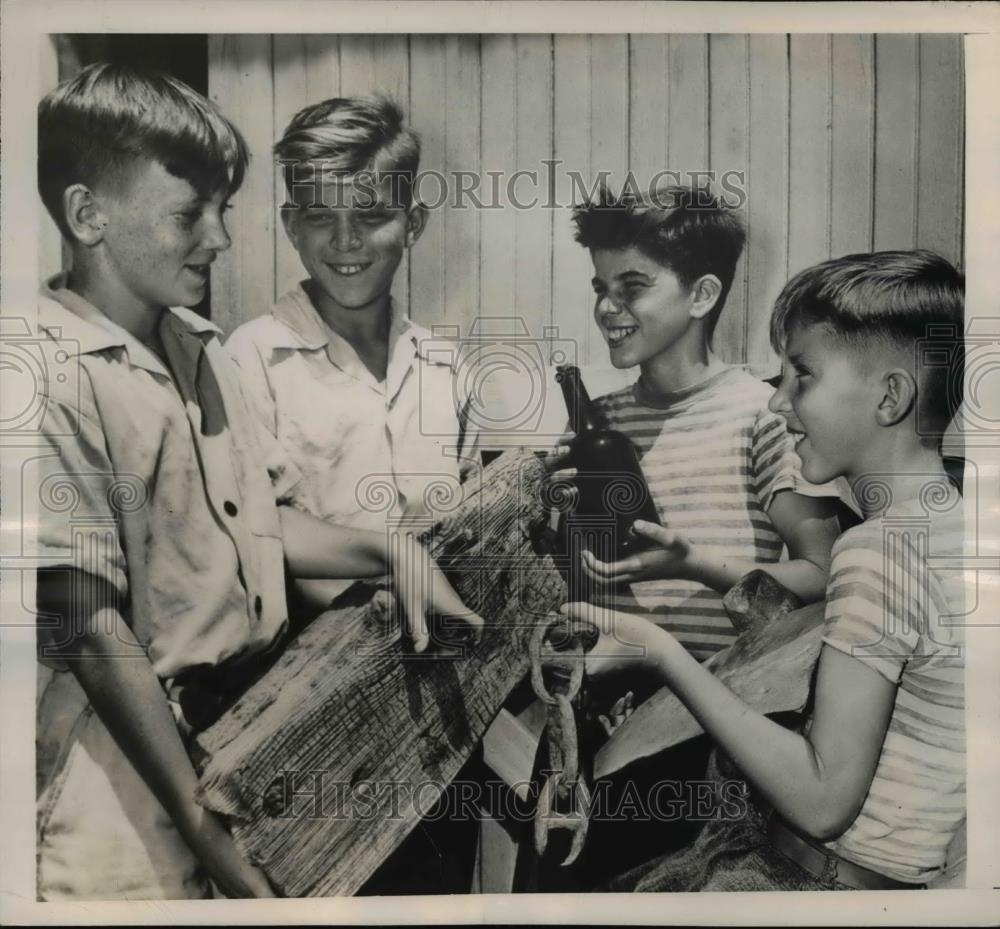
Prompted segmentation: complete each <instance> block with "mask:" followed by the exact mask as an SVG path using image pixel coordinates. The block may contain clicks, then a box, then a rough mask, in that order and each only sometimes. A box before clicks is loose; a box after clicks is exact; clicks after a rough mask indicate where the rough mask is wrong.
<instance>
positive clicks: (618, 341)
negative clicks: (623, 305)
mask: <svg viewBox="0 0 1000 929" xmlns="http://www.w3.org/2000/svg"><path fill="white" fill-rule="evenodd" d="M638 331H639V327H638V326H607V327H605V329H604V333H605V335H606V337H607V340H608V345H609V346H610V347H611V348H618V346H620V345H622V344H623V343H624V342H625V340H626V339H628V338H629V337H630V336H632V335H634V334H635V333H637V332H638Z"/></svg>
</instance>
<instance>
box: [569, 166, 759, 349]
mask: <svg viewBox="0 0 1000 929" xmlns="http://www.w3.org/2000/svg"><path fill="white" fill-rule="evenodd" d="M573 222H574V223H575V224H576V241H577V242H579V243H580V244H581V245H582V246H583V247H584V248H589V249H612V250H621V249H626V248H637V249H639V251H640V252H642V253H643V254H644V255H646V256H647V257H649V258H651V259H652V260H653V261H656V262H658V263H659V264H661V265H663V266H664V267H665V268H669V269H670V270H671V271H673V273H674V274H676V275H677V279H678V280H679V281H680V282H681V284H682V285H683V286H684V287H691V286H692V285H693V284H694V282H695V281H696V280H698V278H700V277H702V276H703V275H705V274H714V275H715V276H716V277H717V278H718V279H719V281H720V282H721V284H722V290H721V292H720V293H719V299H718V300H717V301H716V303H715V306H713V307H712V310H711V312H710V313H709V314H708V316H707V317H706V323H707V333H708V336H709V338H711V335H712V332H713V331H714V330H715V324H716V323H717V322H718V320H719V314H720V313H721V312H722V308H723V306H724V305H725V303H726V297H727V296H728V295H729V291H730V289H731V287H732V284H733V277H734V275H735V273H736V263H737V262H738V261H739V259H740V254H741V253H742V251H743V243H744V242H745V240H746V233H745V231H744V229H743V224H742V222H741V221H740V219H739V216H738V214H737V213H736V211H735V210H733V209H731V208H729V207H727V206H725V205H724V204H723V203H722V201H720V200H719V199H718V198H717V197H716V196H714V195H713V194H712V192H711V191H710V190H709V189H708V188H707V187H678V186H664V187H659V188H655V189H653V190H651V191H649V192H647V193H644V194H641V195H637V194H636V193H635V192H634V191H632V190H629V189H626V190H625V191H623V192H622V193H621V194H620V195H618V196H615V195H614V194H612V193H611V192H610V190H609V189H608V188H607V187H606V186H605V185H603V184H602V185H601V186H600V187H599V188H598V190H597V193H596V195H594V196H593V197H592V198H591V199H590V200H588V201H587V202H586V203H584V204H581V205H580V206H577V207H575V208H574V210H573Z"/></svg>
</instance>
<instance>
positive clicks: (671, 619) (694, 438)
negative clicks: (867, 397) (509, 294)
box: [595, 367, 836, 661]
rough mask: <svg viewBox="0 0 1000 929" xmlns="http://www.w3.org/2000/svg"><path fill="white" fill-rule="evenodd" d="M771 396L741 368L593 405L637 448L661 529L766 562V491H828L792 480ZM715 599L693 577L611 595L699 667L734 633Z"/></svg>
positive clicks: (774, 555)
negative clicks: (653, 624) (678, 386)
mask: <svg viewBox="0 0 1000 929" xmlns="http://www.w3.org/2000/svg"><path fill="white" fill-rule="evenodd" d="M772 393H773V390H772V388H770V387H768V386H767V384H764V383H763V382H762V381H758V380H757V379H756V378H754V377H752V376H751V375H750V374H748V373H747V372H746V371H745V370H743V369H742V368H737V367H726V368H725V369H724V370H722V371H720V372H719V373H718V374H715V375H713V376H712V377H710V378H708V379H707V380H705V381H702V382H701V383H700V384H695V385H693V386H692V387H688V388H684V389H683V390H679V391H676V392H673V393H670V394H661V395H657V397H656V398H653V397H650V396H647V395H646V394H645V393H644V391H643V389H642V387H641V386H640V384H639V383H638V382H637V383H635V384H634V385H632V386H631V387H627V388H625V389H624V390H619V391H616V392H615V393H611V394H606V395H605V396H603V397H599V398H598V399H597V400H596V401H595V402H596V404H597V406H598V407H599V409H600V411H601V412H602V413H603V414H604V416H605V417H606V418H607V420H608V424H609V425H610V426H611V428H612V429H617V430H619V431H621V432H624V433H625V435H627V436H628V437H629V438H630V439H631V440H632V441H633V442H634V443H635V445H636V447H637V448H638V450H639V455H640V459H641V461H642V470H643V473H644V474H645V477H646V480H647V482H648V483H649V489H650V492H651V494H652V496H653V500H654V501H655V503H656V506H657V509H658V511H659V514H660V520H661V521H662V522H663V524H664V525H667V526H669V527H670V528H671V529H675V530H677V531H678V532H680V533H682V534H683V535H684V536H686V537H687V538H688V539H689V540H690V541H691V543H692V544H694V545H697V546H698V547H699V548H702V549H703V550H704V551H705V552H706V553H708V554H711V555H715V556H718V557H720V558H749V559H751V560H752V561H755V562H763V563H774V562H776V561H778V560H779V559H780V557H781V554H782V549H783V547H784V542H783V541H782V539H781V537H780V536H779V535H778V533H777V531H776V529H775V528H774V524H773V523H772V522H771V520H770V519H769V518H768V515H767V511H768V508H769V507H770V506H771V501H772V500H773V499H774V495H775V494H776V493H778V491H781V490H795V491H798V492H801V493H807V494H811V495H814V496H816V495H830V496H834V495H835V494H836V491H835V490H834V489H833V488H832V487H830V486H829V485H823V486H822V487H817V486H814V485H812V484H809V483H808V482H807V481H806V480H805V479H804V478H803V477H802V476H801V474H800V468H801V463H800V461H799V458H798V455H796V454H795V446H794V442H793V440H792V437H791V436H790V435H789V434H788V431H787V429H786V427H785V421H784V420H783V419H782V418H781V417H780V416H777V415H775V414H774V413H771V412H769V411H768V409H767V401H768V400H769V399H770V397H771V394H772ZM722 597H723V594H721V593H718V592H717V591H714V590H711V589H710V588H708V587H706V586H705V585H704V584H700V583H698V582H696V581H686V580H662V581H642V582H640V583H635V584H632V585H631V590H630V592H627V593H617V594H616V595H615V596H614V598H613V605H614V606H615V607H616V608H617V609H620V610H626V611H629V612H634V613H648V614H650V618H651V619H653V620H654V621H655V622H656V623H657V624H658V625H660V626H663V627H664V628H665V629H667V630H669V631H670V632H671V633H672V634H673V635H674V636H676V637H677V639H678V640H679V641H680V642H681V643H682V644H683V645H684V646H685V647H687V649H688V650H689V651H690V652H691V653H692V654H693V655H694V656H695V657H696V658H698V659H699V660H702V661H703V660H705V659H706V658H708V657H709V656H710V655H712V654H714V653H715V652H717V651H719V650H720V649H723V648H725V647H726V646H728V645H731V644H732V642H733V640H734V639H735V637H736V630H735V628H734V627H733V624H732V622H731V621H730V619H729V617H728V616H727V615H726V611H725V609H724V608H723V606H722Z"/></svg>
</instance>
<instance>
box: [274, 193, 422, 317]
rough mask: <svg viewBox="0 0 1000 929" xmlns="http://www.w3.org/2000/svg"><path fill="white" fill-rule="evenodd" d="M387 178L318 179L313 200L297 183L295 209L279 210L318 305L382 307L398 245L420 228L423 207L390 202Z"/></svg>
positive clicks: (406, 243)
mask: <svg viewBox="0 0 1000 929" xmlns="http://www.w3.org/2000/svg"><path fill="white" fill-rule="evenodd" d="M392 194H393V190H392V181H391V179H389V178H387V179H384V180H383V181H382V183H380V184H367V185H365V186H362V185H360V184H358V185H357V186H356V185H355V184H354V183H352V180H351V179H350V178H348V179H346V180H345V179H343V178H341V179H339V180H329V181H327V180H324V182H323V183H322V185H321V187H320V196H319V197H317V198H315V199H316V201H317V203H316V205H315V206H314V205H313V199H314V198H313V188H312V186H311V185H304V186H302V187H297V188H296V190H295V192H294V202H295V203H296V204H297V206H298V209H289V210H284V211H283V212H282V214H281V215H282V220H283V221H284V224H285V231H286V232H287V233H288V238H289V239H290V240H291V243H292V245H293V246H294V247H295V250H296V251H297V252H298V253H299V258H300V259H301V260H302V264H303V266H304V267H305V269H306V271H307V272H308V274H309V277H310V278H311V279H312V280H313V282H314V285H315V288H316V289H315V291H314V294H315V298H316V299H317V300H318V301H319V302H321V303H322V304H324V305H323V306H320V307H319V309H320V310H327V311H333V312H341V311H347V312H352V313H353V312H363V311H366V310H369V309H379V310H381V309H385V308H387V307H388V302H389V291H390V288H391V287H392V278H393V275H395V273H396V268H398V267H399V262H400V260H401V259H402V257H403V251H404V250H405V249H406V248H408V247H409V246H410V245H412V244H413V243H414V242H416V240H417V238H418V237H419V236H420V233H421V232H422V231H423V225H424V212H423V209H422V207H420V206H417V205H414V206H411V207H410V208H409V209H406V208H403V207H402V206H398V205H393V202H394V200H393V196H392Z"/></svg>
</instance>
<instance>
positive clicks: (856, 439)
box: [768, 325, 881, 484]
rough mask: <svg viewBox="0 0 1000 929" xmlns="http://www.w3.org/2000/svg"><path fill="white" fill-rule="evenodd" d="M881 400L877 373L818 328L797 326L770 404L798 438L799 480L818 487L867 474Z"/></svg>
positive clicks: (788, 342) (821, 328) (839, 342)
mask: <svg viewBox="0 0 1000 929" xmlns="http://www.w3.org/2000/svg"><path fill="white" fill-rule="evenodd" d="M880 396H881V390H880V385H879V378H878V376H877V371H875V370H867V369H866V368H864V367H863V366H861V365H859V364H858V360H857V357H856V355H854V353H852V352H851V351H850V350H849V349H848V348H847V347H846V346H844V344H843V343H842V342H841V341H840V340H838V339H837V338H835V337H834V336H833V335H832V334H830V333H829V332H827V331H826V330H825V329H824V328H823V327H822V326H815V325H813V326H796V327H794V328H793V329H792V331H791V332H790V333H789V335H788V341H787V344H786V345H785V351H784V353H783V358H782V378H781V385H780V386H779V387H778V389H777V391H775V394H774V396H773V397H772V398H771V400H770V403H769V404H768V406H769V407H770V409H771V411H772V412H774V413H778V414H780V415H781V416H782V417H784V419H785V420H786V422H787V423H788V431H789V432H791V433H792V434H793V435H795V436H796V445H795V450H796V451H797V452H798V454H799V457H800V458H801V459H802V475H803V477H805V479H806V480H807V481H811V482H812V483H814V484H822V483H824V482H826V481H830V480H833V479H834V478H836V477H846V478H848V479H849V480H850V479H852V478H855V477H857V476H859V475H861V474H864V473H865V472H866V470H867V465H866V463H865V462H866V458H867V455H868V454H869V453H870V451H871V448H872V441H873V439H874V438H875V436H876V434H877V432H876V430H877V429H878V424H877V422H876V419H875V414H876V410H877V409H878V401H879V398H880Z"/></svg>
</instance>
